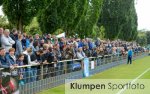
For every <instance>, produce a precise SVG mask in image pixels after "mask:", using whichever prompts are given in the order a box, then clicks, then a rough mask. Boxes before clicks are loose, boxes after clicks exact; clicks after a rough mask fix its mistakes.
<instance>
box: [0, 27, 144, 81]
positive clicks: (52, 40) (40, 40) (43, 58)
mask: <svg viewBox="0 0 150 94" xmlns="http://www.w3.org/2000/svg"><path fill="white" fill-rule="evenodd" d="M129 48H131V49H132V50H133V52H138V51H143V48H142V47H140V46H139V45H138V44H136V43H135V42H126V41H121V40H115V41H110V40H100V39H99V38H97V39H91V38H85V39H80V38H78V37H72V38H67V37H61V38H57V37H56V35H51V34H45V35H39V34H35V35H34V36H31V35H27V34H26V33H21V32H18V31H17V29H13V30H12V31H11V32H10V30H9V29H5V30H4V29H3V28H0V67H2V68H9V69H11V70H13V71H12V75H14V76H15V75H19V79H23V78H26V79H24V80H25V83H28V82H33V81H36V80H37V79H39V77H38V73H39V72H38V70H40V67H37V66H32V67H27V68H20V69H19V70H15V67H16V66H23V65H36V64H43V63H52V62H58V61H62V60H70V59H75V58H78V59H82V58H84V57H97V56H99V55H101V56H104V55H107V54H112V55H114V56H118V55H125V54H126V53H127V51H128V49H129ZM72 63H73V61H72V62H68V64H72ZM62 66H63V63H57V64H53V63H52V64H50V65H45V66H44V68H45V70H44V71H45V72H46V73H48V72H50V73H48V74H44V77H45V78H46V77H50V76H54V75H55V74H54V73H53V71H54V68H53V67H57V70H62ZM49 67H50V68H49ZM69 67H70V66H69ZM58 74H62V72H59V73H58Z"/></svg>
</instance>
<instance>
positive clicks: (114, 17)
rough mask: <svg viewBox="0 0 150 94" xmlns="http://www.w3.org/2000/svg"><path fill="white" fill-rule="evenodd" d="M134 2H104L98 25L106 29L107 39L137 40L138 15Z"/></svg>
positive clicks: (121, 0)
mask: <svg viewBox="0 0 150 94" xmlns="http://www.w3.org/2000/svg"><path fill="white" fill-rule="evenodd" d="M134 5H135V4H134V0H104V3H103V7H102V12H101V15H100V18H99V22H98V25H99V26H104V27H105V37H106V38H109V39H116V38H120V39H123V40H135V39H136V36H137V14H136V11H135V7H134Z"/></svg>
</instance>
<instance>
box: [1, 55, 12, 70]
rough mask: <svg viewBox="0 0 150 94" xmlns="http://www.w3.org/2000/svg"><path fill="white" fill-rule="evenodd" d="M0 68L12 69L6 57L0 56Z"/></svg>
mask: <svg viewBox="0 0 150 94" xmlns="http://www.w3.org/2000/svg"><path fill="white" fill-rule="evenodd" d="M0 67H2V68H9V67H10V63H9V61H8V60H7V58H6V56H4V57H2V56H0Z"/></svg>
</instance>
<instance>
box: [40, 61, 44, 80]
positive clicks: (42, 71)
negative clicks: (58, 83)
mask: <svg viewBox="0 0 150 94" xmlns="http://www.w3.org/2000/svg"><path fill="white" fill-rule="evenodd" d="M40 67H41V77H40V78H41V80H42V79H43V76H44V68H43V64H42V65H41V66H40Z"/></svg>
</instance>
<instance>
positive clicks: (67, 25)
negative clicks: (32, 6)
mask: <svg viewBox="0 0 150 94" xmlns="http://www.w3.org/2000/svg"><path fill="white" fill-rule="evenodd" d="M86 4H88V0H82V1H81V0H51V1H50V2H48V3H47V2H45V8H43V9H42V10H41V13H40V15H39V17H38V19H39V20H38V21H39V23H40V26H41V30H42V31H43V32H45V33H47V32H49V33H54V32H55V31H56V30H57V29H63V30H64V31H66V32H67V34H71V33H72V32H73V30H74V29H75V28H76V26H77V24H78V23H79V21H80V19H81V17H82V15H83V13H84V11H85V10H86V7H85V6H86Z"/></svg>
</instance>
